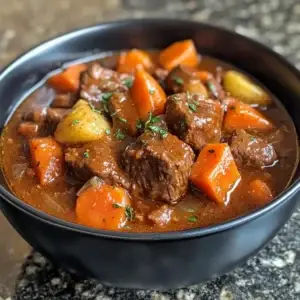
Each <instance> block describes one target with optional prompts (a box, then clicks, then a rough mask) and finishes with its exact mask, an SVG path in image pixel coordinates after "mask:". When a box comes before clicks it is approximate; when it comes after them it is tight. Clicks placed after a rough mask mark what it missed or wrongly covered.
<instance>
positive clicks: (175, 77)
mask: <svg viewBox="0 0 300 300" xmlns="http://www.w3.org/2000/svg"><path fill="white" fill-rule="evenodd" d="M172 79H173V81H174V82H175V83H176V84H178V85H183V84H184V81H183V79H182V78H181V77H178V76H174V77H173V78H172Z"/></svg>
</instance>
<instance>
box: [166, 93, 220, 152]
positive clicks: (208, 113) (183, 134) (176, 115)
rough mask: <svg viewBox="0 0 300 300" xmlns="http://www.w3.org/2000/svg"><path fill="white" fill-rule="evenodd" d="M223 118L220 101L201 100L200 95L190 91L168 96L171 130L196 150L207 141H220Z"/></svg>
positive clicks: (167, 111)
mask: <svg viewBox="0 0 300 300" xmlns="http://www.w3.org/2000/svg"><path fill="white" fill-rule="evenodd" d="M199 99H200V100H199ZM222 118H223V113H222V108H221V104H220V103H219V102H218V101H214V100H210V99H208V100H201V98H199V96H198V95H190V94H189V93H180V94H175V95H172V96H169V97H168V98H167V104H166V122H167V124H168V128H169V130H170V131H171V132H172V133H173V134H175V135H177V136H178V137H179V138H180V139H181V140H183V141H184V142H186V143H187V144H189V145H190V146H192V148H194V149H195V150H200V149H201V148H202V147H203V146H204V145H205V144H207V143H218V142H220V139H221V127H222Z"/></svg>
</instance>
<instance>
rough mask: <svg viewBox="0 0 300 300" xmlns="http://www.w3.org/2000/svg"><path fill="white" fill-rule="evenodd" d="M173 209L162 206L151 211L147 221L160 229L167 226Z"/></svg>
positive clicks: (165, 205)
mask: <svg viewBox="0 0 300 300" xmlns="http://www.w3.org/2000/svg"><path fill="white" fill-rule="evenodd" d="M172 212H173V209H172V208H171V207H170V206H169V205H167V204H164V205H162V206H161V207H160V208H158V209H155V210H153V211H152V212H151V213H149V214H148V219H149V220H150V221H152V222H153V223H154V224H156V225H158V226H160V227H162V226H164V225H167V224H168V223H169V222H170V221H171V215H172Z"/></svg>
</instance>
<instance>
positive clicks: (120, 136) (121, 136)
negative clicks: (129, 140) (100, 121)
mask: <svg viewBox="0 0 300 300" xmlns="http://www.w3.org/2000/svg"><path fill="white" fill-rule="evenodd" d="M115 136H116V139H117V140H124V139H125V134H124V133H123V132H122V131H121V130H120V129H118V130H117V131H116V133H115Z"/></svg>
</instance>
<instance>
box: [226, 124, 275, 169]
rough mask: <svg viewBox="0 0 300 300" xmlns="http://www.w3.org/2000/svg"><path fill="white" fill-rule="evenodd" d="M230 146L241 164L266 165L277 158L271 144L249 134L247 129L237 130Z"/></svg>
mask: <svg viewBox="0 0 300 300" xmlns="http://www.w3.org/2000/svg"><path fill="white" fill-rule="evenodd" d="M230 148H231V152H232V154H233V156H234V158H235V160H236V161H237V163H238V164H239V165H248V166H255V167H264V166H270V165H272V164H273V163H274V162H275V161H276V160H277V154H276V152H275V150H274V148H273V146H272V145H271V144H268V143H267V142H266V141H265V140H264V139H262V138H260V137H254V136H252V135H250V134H248V133H247V132H246V131H245V130H236V132H235V133H234V134H233V136H232V138H231V142H230Z"/></svg>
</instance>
